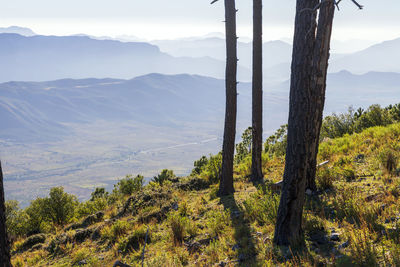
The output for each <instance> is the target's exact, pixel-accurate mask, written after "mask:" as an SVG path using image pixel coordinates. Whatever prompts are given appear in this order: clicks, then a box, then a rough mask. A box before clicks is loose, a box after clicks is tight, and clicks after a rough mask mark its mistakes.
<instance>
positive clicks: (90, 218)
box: [6, 105, 400, 266]
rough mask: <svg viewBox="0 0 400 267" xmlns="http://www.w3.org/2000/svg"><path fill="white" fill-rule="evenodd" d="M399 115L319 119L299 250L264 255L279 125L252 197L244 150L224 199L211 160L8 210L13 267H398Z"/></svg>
mask: <svg viewBox="0 0 400 267" xmlns="http://www.w3.org/2000/svg"><path fill="white" fill-rule="evenodd" d="M398 108H399V106H398V105H396V106H394V107H390V108H380V107H378V106H373V107H370V108H369V109H368V110H367V111H362V112H361V111H360V110H359V111H357V112H356V113H348V114H345V115H343V116H342V115H338V116H333V117H328V118H326V119H325V121H324V129H325V130H324V132H323V133H324V134H323V138H322V140H321V144H320V152H319V156H318V162H319V163H321V162H325V164H324V165H323V166H320V167H319V168H318V173H317V186H318V191H317V192H316V193H311V194H306V206H305V212H304V216H303V229H304V239H305V242H304V244H302V245H301V247H302V249H300V250H298V251H294V250H288V249H286V248H279V247H275V246H274V245H273V244H272V238H273V233H274V223H275V220H276V216H277V209H278V205H279V183H278V182H279V181H280V180H281V179H282V174H283V169H284V155H285V152H284V147H285V145H284V144H285V142H286V135H285V133H286V127H285V126H283V127H282V128H281V129H279V130H278V131H277V132H276V133H275V134H274V135H273V136H272V137H270V138H269V139H268V140H267V142H266V143H265V151H264V154H263V171H264V174H265V178H266V179H265V183H263V184H260V185H258V186H257V187H255V186H254V185H253V184H252V183H251V182H249V174H250V164H251V160H249V159H250V157H251V155H250V154H251V153H250V150H249V149H248V147H249V146H248V143H246V141H245V140H244V143H240V144H238V147H240V149H239V150H238V154H237V156H236V158H235V162H236V164H235V169H234V171H235V188H236V192H235V194H234V195H232V196H227V197H221V198H218V197H217V196H216V193H217V190H218V185H217V184H216V183H217V181H218V175H219V166H220V164H221V154H217V155H210V156H209V157H205V156H204V157H202V158H200V159H199V160H198V161H196V162H195V163H194V169H193V171H192V174H191V175H190V176H188V177H175V175H174V174H173V172H172V171H171V170H163V171H162V172H161V173H160V174H159V175H158V176H156V177H155V178H154V179H153V180H152V181H151V182H149V183H148V184H147V185H145V184H144V181H143V177H142V176H140V175H137V176H132V175H130V176H127V177H125V178H124V179H122V180H121V181H120V182H119V183H118V184H117V185H116V186H115V188H114V190H113V191H112V192H111V193H107V192H106V191H105V190H104V189H102V188H97V189H96V190H95V191H94V192H93V193H92V196H91V198H90V199H89V200H88V201H85V202H81V203H79V202H78V201H77V200H76V198H75V197H74V196H72V195H69V194H68V193H66V192H64V190H63V189H62V188H53V189H52V190H51V191H50V194H49V196H48V197H45V198H38V199H36V200H33V201H32V202H31V205H30V206H28V207H27V208H25V209H20V208H19V207H18V203H17V202H15V201H8V202H7V203H6V204H7V225H8V231H9V233H10V236H11V237H12V255H13V256H12V261H13V265H14V266H48V265H51V266H112V264H113V263H114V262H115V261H116V260H120V261H121V262H124V263H126V264H129V265H132V266H140V265H141V260H142V256H143V254H142V252H143V248H144V246H145V245H146V248H145V254H144V265H145V266H214V265H217V264H219V266H234V265H237V264H241V265H242V266H279V265H281V266H324V265H335V266H399V264H400V245H399V242H400V208H399V207H400V164H399V161H400V160H399V159H400V123H399V122H398V120H399V117H396V116H398V115H399V113H398ZM381 112H384V113H385V114H384V116H378V115H376V114H379V113H381ZM349 114H352V115H351V116H350V115H349ZM387 114H392V115H391V116H392V117H391V119H390V121H387V120H386V117H387V116H388V115H387ZM396 114H397V115H396ZM350 117H351V118H352V120H351V123H349V122H348V120H349V118H350ZM372 118H374V119H372ZM379 118H381V119H382V118H385V119H384V121H381V120H380V119H379ZM361 121H362V122H361ZM367 121H368V123H367ZM343 125H352V126H351V127H349V128H345V130H343V129H344V128H343ZM360 125H362V126H360ZM370 126H371V127H370ZM346 127H347V126H346ZM360 127H361V128H360ZM349 129H352V130H349ZM250 133H251V131H250ZM246 136H250V135H249V131H247V132H245V134H244V137H246Z"/></svg>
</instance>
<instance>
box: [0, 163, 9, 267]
mask: <svg viewBox="0 0 400 267" xmlns="http://www.w3.org/2000/svg"><path fill="white" fill-rule="evenodd" d="M9 245H10V244H9V242H8V236H7V229H6V207H5V200H4V186H3V170H2V168H1V162H0V267H9V266H11V257H10V246H9Z"/></svg>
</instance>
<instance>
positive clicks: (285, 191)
mask: <svg viewBox="0 0 400 267" xmlns="http://www.w3.org/2000/svg"><path fill="white" fill-rule="evenodd" d="M318 3H319V1H318V0H297V5H296V19H295V31H294V39H293V54H292V66H291V82H290V103H289V120H288V134H287V142H288V143H287V149H286V164H285V171H284V175H283V186H282V193H281V199H280V203H279V209H278V217H277V221H276V227H275V235H274V243H275V244H277V245H286V246H287V245H292V246H294V245H297V244H298V243H299V242H300V241H301V240H302V229H301V221H302V215H303V205H304V198H305V186H306V180H307V179H306V176H307V164H308V161H307V155H309V152H310V148H309V146H308V140H309V135H310V127H309V126H308V125H309V123H310V122H311V121H312V116H311V114H310V112H309V111H310V105H311V89H310V87H311V79H310V73H311V71H310V66H311V64H312V58H313V51H314V40H315V26H316V24H315V19H316V18H315V13H314V12H303V11H302V10H307V9H313V8H314V7H315V6H316V5H317V4H318Z"/></svg>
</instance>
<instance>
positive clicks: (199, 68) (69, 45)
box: [0, 33, 250, 82]
mask: <svg viewBox="0 0 400 267" xmlns="http://www.w3.org/2000/svg"><path fill="white" fill-rule="evenodd" d="M0 69H1V70H2V71H1V73H0V81H2V82H4V81H46V80H55V79H63V78H74V79H81V78H86V77H95V78H104V77H113V78H123V79H127V78H130V77H135V76H139V75H144V74H148V73H153V72H158V73H164V74H179V73H189V74H200V75H206V76H212V77H217V78H222V77H224V69H225V63H224V62H223V61H219V60H217V59H213V58H211V57H201V58H189V57H173V56H170V55H168V54H166V53H162V52H161V51H160V50H159V48H158V47H157V46H154V45H151V44H148V43H140V42H129V43H124V42H120V41H113V40H95V39H91V38H89V37H86V36H62V37H58V36H41V35H36V36H31V37H26V36H21V35H18V34H11V33H8V34H7V33H3V34H0ZM238 71H239V77H240V78H241V79H247V80H248V79H249V77H250V71H249V70H248V69H246V68H243V67H242V68H239V70H238Z"/></svg>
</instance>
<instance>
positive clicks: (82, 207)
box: [76, 197, 107, 219]
mask: <svg viewBox="0 0 400 267" xmlns="http://www.w3.org/2000/svg"><path fill="white" fill-rule="evenodd" d="M106 207H107V199H106V198H101V197H97V198H94V199H93V200H89V201H85V202H81V203H79V205H78V207H77V208H76V214H77V215H76V217H77V219H80V218H82V217H85V216H88V215H91V214H94V213H96V212H98V211H102V210H104V209H105V208H106Z"/></svg>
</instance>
